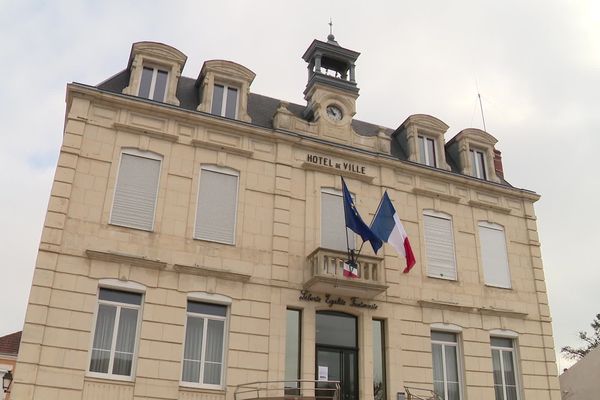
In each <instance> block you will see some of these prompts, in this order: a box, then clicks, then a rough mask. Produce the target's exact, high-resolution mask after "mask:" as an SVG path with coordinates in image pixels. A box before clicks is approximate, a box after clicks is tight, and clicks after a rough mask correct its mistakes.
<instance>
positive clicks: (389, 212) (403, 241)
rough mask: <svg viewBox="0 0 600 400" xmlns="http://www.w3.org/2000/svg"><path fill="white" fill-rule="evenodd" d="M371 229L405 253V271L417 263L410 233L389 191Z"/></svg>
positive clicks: (399, 252)
mask: <svg viewBox="0 0 600 400" xmlns="http://www.w3.org/2000/svg"><path fill="white" fill-rule="evenodd" d="M371 230H372V231H373V232H374V233H375V234H376V235H377V236H379V238H380V239H381V240H383V241H384V242H386V243H389V244H391V245H392V246H393V247H394V249H396V251H397V252H398V254H401V255H403V256H404V257H405V258H406V268H405V269H404V272H405V273H406V272H408V271H410V269H411V268H412V267H413V266H414V265H415V262H416V260H415V255H414V254H413V251H412V248H411V247H410V242H409V241H408V235H407V234H406V231H405V230H404V227H403V226H402V222H400V218H399V217H398V214H397V213H396V210H395V209H394V206H393V205H392V202H391V201H390V198H389V197H388V194H387V192H385V193H384V194H383V197H382V198H381V202H380V203H379V208H378V209H377V212H376V213H375V218H373V223H372V224H371Z"/></svg>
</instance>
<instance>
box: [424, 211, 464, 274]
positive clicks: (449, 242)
mask: <svg viewBox="0 0 600 400" xmlns="http://www.w3.org/2000/svg"><path fill="white" fill-rule="evenodd" d="M436 214H437V215H436V216H434V215H429V214H425V215H423V223H424V226H425V248H426V251H427V274H428V275H429V276H433V277H438V278H444V279H452V280H456V259H455V255H454V235H453V234H452V221H451V220H450V218H448V217H446V216H444V215H442V214H440V213H436Z"/></svg>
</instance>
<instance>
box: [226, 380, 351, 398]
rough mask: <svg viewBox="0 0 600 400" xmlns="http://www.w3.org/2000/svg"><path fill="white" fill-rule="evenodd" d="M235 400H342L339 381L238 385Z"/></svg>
mask: <svg viewBox="0 0 600 400" xmlns="http://www.w3.org/2000/svg"><path fill="white" fill-rule="evenodd" d="M233 397H234V400H254V399H262V400H303V399H318V400H340V382H339V381H312V380H293V381H258V382H250V383H244V384H242V385H238V386H237V387H236V389H235V392H234V394H233Z"/></svg>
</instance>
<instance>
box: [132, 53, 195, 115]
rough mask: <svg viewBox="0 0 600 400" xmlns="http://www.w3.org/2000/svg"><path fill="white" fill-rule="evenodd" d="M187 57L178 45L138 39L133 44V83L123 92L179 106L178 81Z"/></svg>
mask: <svg viewBox="0 0 600 400" xmlns="http://www.w3.org/2000/svg"><path fill="white" fill-rule="evenodd" d="M186 60H187V56H186V55H185V54H183V53H182V52H180V51H179V50H177V49H176V48H174V47H171V46H167V45H166V44H162V43H156V42H138V43H134V44H133V46H132V47H131V55H130V56H129V65H128V66H127V69H129V72H130V78H129V86H127V87H126V88H125V89H123V93H125V94H130V95H134V96H139V97H143V98H146V99H150V100H154V101H159V102H162V103H168V104H173V105H177V106H178V105H179V100H178V99H177V97H176V91H177V84H178V82H179V77H180V76H181V71H182V70H183V66H184V65H185V61H186Z"/></svg>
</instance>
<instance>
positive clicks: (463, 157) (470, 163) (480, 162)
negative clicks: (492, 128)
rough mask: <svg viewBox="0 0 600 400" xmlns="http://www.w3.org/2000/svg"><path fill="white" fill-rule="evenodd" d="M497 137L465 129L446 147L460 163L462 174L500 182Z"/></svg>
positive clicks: (472, 129) (478, 130) (476, 130)
mask: <svg viewBox="0 0 600 400" xmlns="http://www.w3.org/2000/svg"><path fill="white" fill-rule="evenodd" d="M497 142H498V140H496V138H495V137H493V136H492V135H490V134H489V133H487V132H484V131H482V130H480V129H474V128H469V129H464V130H462V131H460V132H459V133H458V135H456V136H455V137H453V138H452V139H451V140H450V141H449V142H448V145H447V146H446V147H447V148H448V153H450V154H451V155H452V156H453V158H454V159H455V160H456V161H457V162H458V167H459V169H460V172H461V173H462V174H464V175H470V176H473V177H475V178H479V179H483V180H486V181H492V182H499V181H500V179H499V178H498V176H497V174H496V168H495V161H494V158H495V153H494V151H495V149H494V146H495V144H496V143H497Z"/></svg>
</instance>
